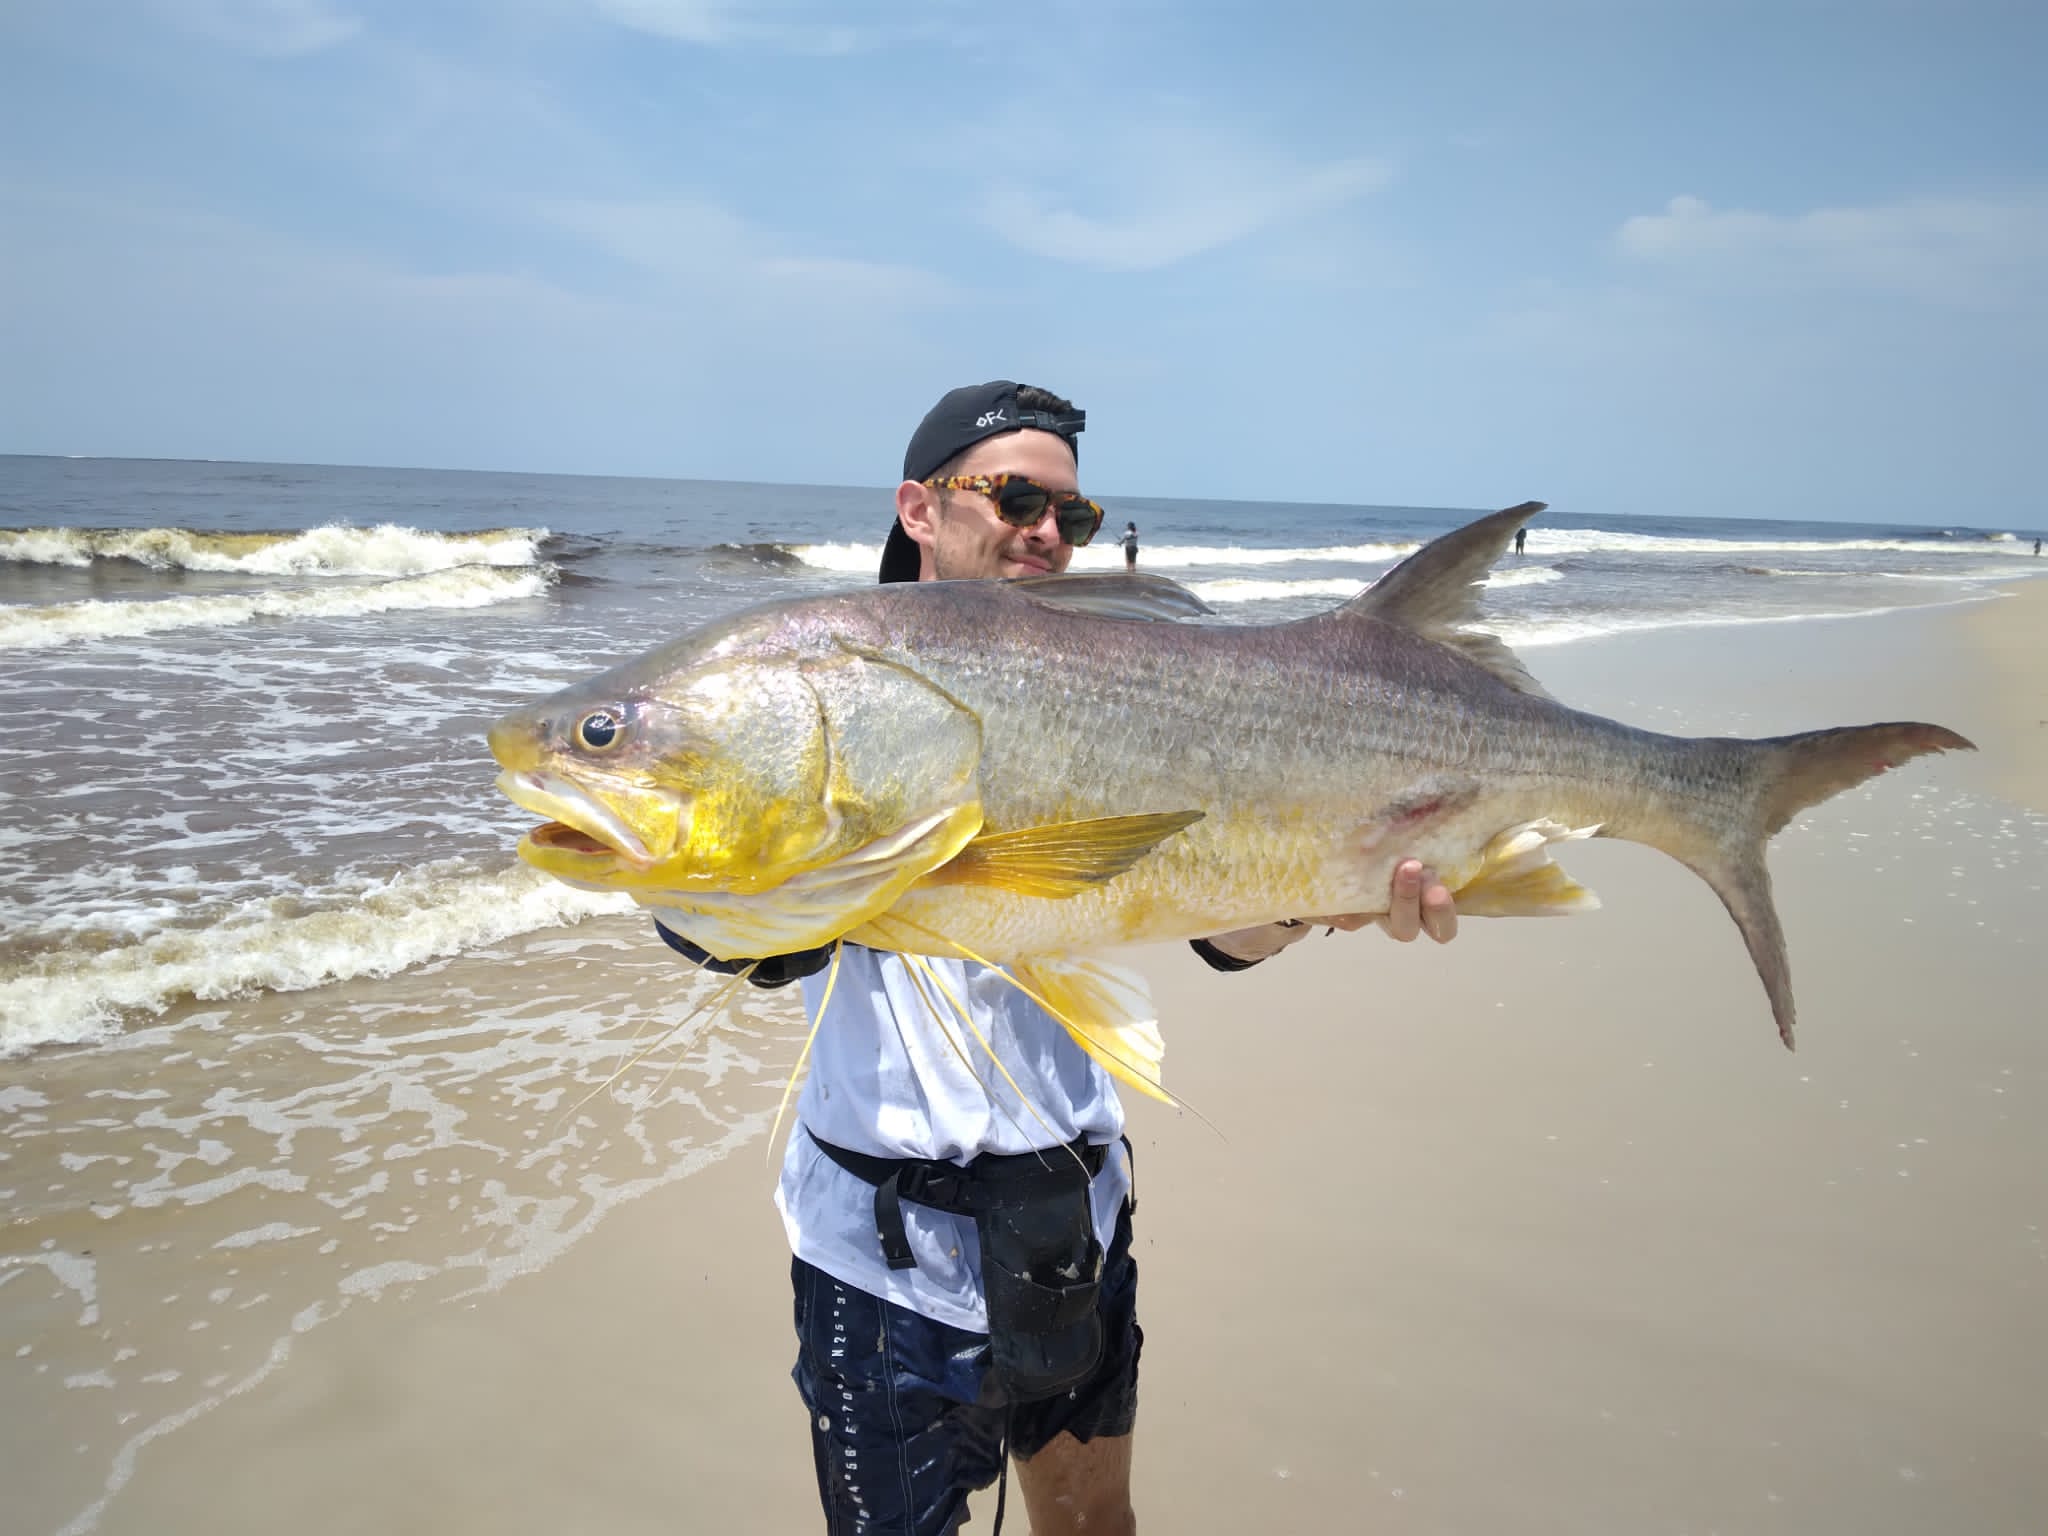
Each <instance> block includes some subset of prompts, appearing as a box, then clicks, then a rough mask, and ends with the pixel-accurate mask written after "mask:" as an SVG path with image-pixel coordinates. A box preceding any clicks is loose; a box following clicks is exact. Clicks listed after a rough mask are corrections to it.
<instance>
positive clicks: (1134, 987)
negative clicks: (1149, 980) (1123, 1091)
mask: <svg viewBox="0 0 2048 1536" xmlns="http://www.w3.org/2000/svg"><path fill="white" fill-rule="evenodd" d="M1010 969H1011V975H1012V976H1013V978H1014V979H1015V980H1016V982H1017V984H1018V985H1019V986H1020V987H1022V988H1023V990H1024V992H1025V993H1026V995H1028V996H1030V997H1032V998H1034V999H1035V1000H1037V1002H1038V1004H1039V1006H1040V1007H1042V1008H1044V1009H1045V1011H1046V1012H1047V1013H1049V1014H1051V1015H1052V1016H1053V1017H1054V1018H1056V1019H1058V1020H1059V1021H1060V1024H1061V1026H1062V1027H1063V1028H1064V1029H1065V1030H1066V1032H1067V1033H1068V1034H1069V1035H1071V1036H1072V1037H1073V1039H1074V1043H1075V1044H1076V1045H1078V1046H1080V1047H1081V1049H1082V1050H1084V1051H1086V1052H1087V1053H1088V1054H1089V1055H1090V1056H1092V1057H1094V1058H1095V1059H1096V1061H1098V1062H1100V1063H1101V1064H1102V1068H1103V1070H1104V1071H1106V1072H1108V1073H1109V1075H1110V1076H1111V1077H1114V1078H1115V1079H1116V1080H1117V1081H1118V1082H1121V1083H1128V1084H1129V1085H1130V1086H1131V1087H1133V1088H1135V1089H1137V1090H1138V1092H1140V1093H1142V1094H1144V1095H1146V1096H1147V1097H1148V1098H1154V1099H1157V1100H1159V1101H1160V1102H1161V1103H1162V1104H1175V1103H1176V1102H1177V1101H1176V1100H1175V1099H1174V1097H1173V1095H1172V1094H1170V1093H1168V1092H1167V1091H1166V1087H1165V1085H1164V1083H1163V1082H1162V1081H1161V1068H1162V1065H1163V1063H1164V1061H1165V1058H1166V1041H1165V1039H1164V1038H1163V1037H1162V1036H1161V1035H1160V1033H1159V1019H1158V1010H1157V1009H1156V1008H1154V1007H1153V1004H1152V993H1151V989H1150V988H1149V987H1147V986H1146V984H1145V978H1144V977H1143V976H1141V975H1139V974H1138V973H1137V972H1136V971H1133V970H1129V969H1127V968H1125V967H1123V966H1119V965H1111V964H1109V963H1107V962H1106V961H1102V960H1096V959H1090V958H1083V957H1081V956H1075V955H1034V956H1032V957H1031V958H1030V959H1029V960H1025V961H1023V962H1021V963H1019V964H1017V965H1014V966H1012V967H1011V968H1010Z"/></svg>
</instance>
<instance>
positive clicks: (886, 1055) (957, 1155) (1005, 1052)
mask: <svg viewBox="0 0 2048 1536" xmlns="http://www.w3.org/2000/svg"><path fill="white" fill-rule="evenodd" d="M926 963H928V964H929V965H930V966H931V968H932V970H933V971H934V972H936V973H937V975H938V976H939V977H940V979H941V980H942V981H943V982H944V984H945V989H944V991H941V990H939V989H937V988H934V987H933V986H932V984H931V983H930V982H929V981H927V980H925V979H924V978H922V977H920V976H917V975H916V974H914V973H913V971H912V969H911V967H910V966H909V965H908V964H906V963H905V961H904V959H903V957H902V956H900V955H894V954H888V953H885V952H883V951H880V950H872V949H863V948H860V947H859V946H857V945H852V944H849V945H846V946H844V947H843V948H842V949H841V951H840V955H839V979H838V980H837V982H835V983H834V984H833V988H832V997H831V1001H830V1005H829V1006H828V1007H827V1009H826V1012H825V1016H824V1018H823V1019H822V1020H819V1018H818V1007H819V1005H820V1003H821V1002H822V1001H823V1000H824V997H825V985H826V977H827V975H828V974H829V971H820V972H819V973H818V974H817V975H815V976H806V977H805V978H804V979H803V989H804V1011H805V1013H806V1014H807V1015H808V1016H809V1017H810V1018H811V1019H812V1020H814V1021H817V1034H816V1038H815V1040H814V1041H813V1043H812V1046H811V1065H810V1074H809V1077H808V1078H807V1079H806V1081H805V1083H804V1087H803V1093H802V1095H801V1096H800V1098H799V1099H798V1101H797V1120H798V1122H799V1123H798V1124H797V1126H796V1127H794V1128H793V1129H792V1130H791V1132H790V1136H789V1146H788V1149H787V1150H786V1151H785V1153H784V1155H783V1159H782V1179H781V1182H780V1183H779V1184H778V1185H777V1186H776V1190H775V1204H776V1207H777V1209H779V1210H780V1211H781V1212H782V1223H783V1226H784V1228H785V1229H786V1230H787V1231H788V1233H789V1246H790V1248H791V1250H792V1251H793V1252H795V1254H796V1256H797V1257H798V1258H800V1259H803V1260H805V1261H806V1262H807V1263H810V1264H814V1265H816V1266H817V1267H818V1268H819V1269H822V1270H824V1271H825V1273H826V1274H828V1275H831V1276H832V1277H833V1278H834V1279H837V1280H840V1281H843V1282H844V1283H846V1284H847V1285H851V1286H855V1287H857V1288H858V1289H860V1290H863V1291H866V1292H868V1293H869V1294H870V1295H875V1296H880V1297H883V1298H885V1299H887V1300H889V1301H893V1302H895V1303H897V1304H898V1305H899V1306H903V1307H908V1308H909V1309H910V1310H911V1311H913V1312H917V1313H921V1314H922V1315H924V1316H926V1317H931V1318H936V1319H938V1320H939V1321H940V1322H943V1323H951V1324H952V1325H953V1326H954V1327H956V1328H968V1329H973V1330H974V1331H976V1332H986V1331H987V1329H988V1309H987V1306H986V1304H985V1302H984V1300H983V1297H982V1289H981V1266H980V1263H979V1258H980V1244H979V1241H978V1240H977V1238H976V1236H975V1231H974V1219H973V1218H972V1217H969V1216H955V1215H952V1214H950V1213H948V1212H945V1211H936V1210H933V1209H932V1208H931V1207H930V1206H924V1205H917V1204H915V1203H913V1202H911V1201H908V1200H906V1201H904V1202H903V1226H904V1231H905V1233H906V1234H907V1235H908V1237H909V1239H910V1248H911V1252H912V1253H914V1254H915V1255H916V1256H917V1267H916V1268H915V1269H896V1270H892V1269H890V1268H889V1266H888V1263H887V1261H886V1260H884V1259H883V1257H882V1246H881V1241H880V1239H879V1238H878V1237H877V1236H876V1234H875V1187H874V1186H873V1185H872V1184H870V1183H868V1182H867V1181H866V1180H865V1179H862V1178H861V1177H859V1175H857V1174H853V1173H849V1172H847V1171H846V1170H845V1169H844V1168H841V1167H840V1166H839V1165H838V1164H837V1163H835V1162H833V1161H832V1160H831V1159H830V1158H828V1157H827V1156H826V1155H825V1154H824V1153H823V1152H821V1151H819V1150H818V1146H817V1143H816V1142H814V1141H813V1140H812V1139H811V1137H810V1136H809V1135H807V1134H806V1131H807V1130H808V1131H814V1132H816V1133H817V1135H819V1136H821V1137H823V1138H824V1139H825V1140H826V1141H829V1142H831V1143H832V1144H833V1145H834V1146H840V1147H845V1148H847V1149H848V1150H849V1151H853V1152H865V1153H867V1154H869V1155H870V1156H873V1157H898V1158H902V1157H916V1158H932V1159H944V1160H947V1161H950V1162H955V1163H963V1164H964V1163H966V1162H968V1161H969V1160H970V1159H972V1158H974V1157H975V1156H977V1155H979V1154H980V1153H983V1152H995V1153H1017V1152H1030V1151H1042V1150H1044V1149H1046V1148H1048V1147H1058V1146H1062V1145H1065V1144H1067V1143H1069V1142H1072V1141H1074V1140H1075V1139H1077V1138H1079V1137H1082V1136H1085V1137H1087V1139H1088V1140H1089V1141H1090V1142H1094V1143H1099V1144H1104V1145H1107V1144H1108V1143H1111V1142H1114V1141H1116V1140H1117V1139H1118V1138H1119V1137H1120V1136H1122V1135H1123V1129H1124V1111H1123V1105H1122V1104H1121V1103H1119V1102H1118V1100H1117V1096H1116V1087H1115V1084H1114V1082H1113V1081H1112V1079H1111V1078H1110V1076H1109V1074H1108V1073H1107V1072H1105V1071H1103V1070H1102V1068H1101V1067H1099V1066H1097V1065H1096V1063H1095V1061H1094V1059H1093V1058H1092V1057H1090V1056H1089V1055H1088V1054H1087V1053H1086V1052H1085V1051H1083V1050H1082V1049H1081V1048H1080V1047H1079V1046H1078V1045H1076V1044H1074V1042H1073V1040H1072V1038H1071V1037H1069V1036H1068V1034H1067V1032H1066V1030H1065V1029H1064V1028H1062V1027H1061V1025H1060V1023H1059V1021H1058V1020H1057V1019H1055V1018H1053V1017H1052V1015H1050V1014H1048V1013H1047V1012H1046V1011H1045V1010H1044V1009H1042V1008H1040V1007H1039V1006H1038V1005H1037V1004H1036V1003H1034V1002H1032V1001H1031V999H1030V998H1028V997H1026V996H1025V995H1024V994H1023V993H1022V992H1020V991H1018V990H1017V988H1016V987H1014V986H1012V985H1011V984H1010V982H1009V981H1008V980H1007V979H1006V978H1005V976H1004V975H1003V973H1002V972H1001V971H999V970H993V969H990V968H989V967H986V966H980V965H975V964H973V963H971V962H969V961H965V960H940V959H931V960H929V961H927V962H926ZM920 987H922V990H920ZM948 992H950V993H951V995H952V997H954V998H957V999H958V1000H959V1002H960V1003H961V1005H962V1006H964V1007H965V1008H966V1010H967V1014H968V1017H969V1018H970V1019H971V1020H972V1021H973V1025H974V1030H975V1031H978V1032H979V1034H980V1035H981V1039H982V1040H984V1041H986V1042H987V1043H988V1049H986V1050H985V1049H984V1048H983V1047H982V1045H981V1043H980V1042H978V1041H977V1040H976V1039H975V1038H974V1034H973V1033H970V1032H969V1031H967V1030H965V1029H963V1028H962V1027H961V1024H960V1021H959V1019H958V1018H957V1017H956V1016H955V1013H954V1010H953V1008H952V1005H951V1003H950V1002H949V1001H948V999H947V996H946V993H948ZM927 993H929V994H930V998H929V1000H928V999H927V996H926V994H927ZM991 1050H992V1051H993V1052H994V1055H995V1061H991V1060H990V1059H989V1053H990V1051H991ZM997 1063H1000V1064H1001V1066H1000V1069H999V1068H998V1065H997ZM1005 1071H1007V1073H1008V1079H1006V1078H1005V1077H1004V1075H1003V1074H1004V1072H1005ZM1012 1083H1014V1084H1015V1086H1014V1087H1013V1086H1012ZM1019 1090H1021V1091H1022V1097H1021V1098H1020V1097H1019ZM1027 1105H1028V1106H1029V1107H1027ZM1130 1187H1131V1176H1130V1169H1129V1168H1128V1167H1127V1166H1126V1164H1125V1159H1124V1153H1123V1149H1122V1148H1121V1147H1120V1146H1119V1147H1116V1148H1113V1149H1112V1150H1111V1152H1110V1154H1109V1156H1108V1157H1107V1158H1105V1159H1104V1162H1103V1165H1102V1172H1101V1173H1100V1174H1098V1175H1097V1176H1096V1178H1095V1181H1094V1183H1093V1184H1092V1185H1091V1186H1090V1190H1089V1193H1090V1197H1091V1201H1092V1204H1093V1207H1094V1214H1095V1231H1096V1235H1097V1236H1098V1238H1100V1240H1101V1242H1102V1246H1103V1248H1104V1249H1105V1250H1106V1249H1107V1248H1108V1247H1109V1243H1110V1239H1111V1237H1112V1236H1113V1234H1114V1233H1115V1230H1116V1218H1117V1212H1118V1210H1119V1209H1120V1208H1121V1207H1122V1205H1123V1201H1124V1196H1125V1195H1126V1194H1128V1193H1129V1191H1130Z"/></svg>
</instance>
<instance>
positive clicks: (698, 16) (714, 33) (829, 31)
mask: <svg viewBox="0 0 2048 1536" xmlns="http://www.w3.org/2000/svg"><path fill="white" fill-rule="evenodd" d="M591 3H592V4H593V5H595V6H596V7H597V9H598V10H599V11H601V12H603V13H604V14H605V15H606V16H609V17H610V18H611V19H612V20H613V21H616V22H618V23H619V24H620V25H621V26H626V27H631V28H633V29H634V30H635V31H638V32H647V33H651V34H653V35H654V36H657V37H668V38H673V39H675V40H676V41H677V42H683V43H695V44H698V45H699V46H702V47H707V48H724V47H740V46H749V45H752V46H759V47H768V48H782V49H786V50H788V51H790V52H793V53H849V52H851V51H852V50H853V49H854V48H855V47H856V46H857V45H858V44H859V41H860V36H861V34H860V33H859V32H858V31H857V30H856V29H855V28H853V27H850V26H847V25H846V24H845V23H844V22H842V21H828V20H820V19H812V18H810V17H805V16H803V15H801V14H798V13H796V12H794V11H793V10H792V8H790V7H787V6H782V7H775V6H764V5H761V4H758V3H756V4H745V3H738V0H591ZM778 12H780V14H777V13H778Z"/></svg>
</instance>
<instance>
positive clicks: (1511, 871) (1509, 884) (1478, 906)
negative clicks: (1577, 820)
mask: <svg viewBox="0 0 2048 1536" xmlns="http://www.w3.org/2000/svg"><path fill="white" fill-rule="evenodd" d="M1599 830H1600V829H1599V828H1598V827H1567V826H1566V825H1565V824H1564V823H1562V822H1558V821H1527V822H1523V823H1522V824H1521V825H1519V826H1514V827H1509V828H1508V829H1507V830H1506V831H1504V832H1501V833H1498V834H1497V835H1495V836H1494V837H1492V838H1490V839H1489V840H1488V841H1487V844H1486V846H1485V847H1484V848H1482V849H1481V850H1480V851H1479V868H1478V870H1477V871H1476V872H1475V873H1474V874H1473V875H1472V877H1471V878H1470V879H1469V880H1467V881H1466V882H1465V883H1464V884H1463V885H1460V886H1459V887H1457V889H1456V890H1454V891H1453V892H1452V893H1451V894H1452V895H1453V896H1454V897H1455V898H1456V899H1457V903H1458V916H1460V917H1569V916H1571V915H1572V914H1573V913H1575V912H1591V911H1593V910H1595V909H1596V908H1598V907H1599V905H1600V898H1599V897H1598V896H1596V895H1594V894H1593V893H1592V892H1591V891H1589V890H1587V889H1586V887H1584V886H1583V885H1580V884H1579V883H1578V881H1576V880H1574V879H1573V878H1572V877H1571V876H1570V875H1568V874H1566V873H1565V871H1564V870H1563V869H1561V868H1559V867H1558V866H1557V865H1556V864H1553V863H1552V862H1551V861H1550V845H1551V844H1552V843H1561V842H1570V841H1573V840H1575V839H1577V838H1582V837H1592V836H1594V835H1595V834H1597V833H1598V832H1599Z"/></svg>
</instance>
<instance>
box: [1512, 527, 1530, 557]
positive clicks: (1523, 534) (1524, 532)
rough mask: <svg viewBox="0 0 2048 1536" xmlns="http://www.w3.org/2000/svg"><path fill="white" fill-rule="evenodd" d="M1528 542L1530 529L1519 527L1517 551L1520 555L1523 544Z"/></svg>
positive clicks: (1516, 541) (1516, 539)
mask: <svg viewBox="0 0 2048 1536" xmlns="http://www.w3.org/2000/svg"><path fill="white" fill-rule="evenodd" d="M1528 542H1529V530H1528V529H1526V528H1517V529H1516V530H1515V553H1516V554H1518V555H1519V554H1520V553H1521V552H1522V546H1523V545H1524V544H1526V543H1528Z"/></svg>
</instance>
